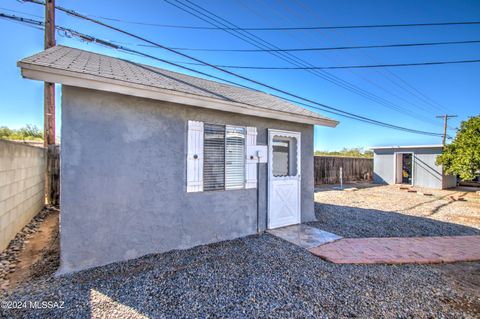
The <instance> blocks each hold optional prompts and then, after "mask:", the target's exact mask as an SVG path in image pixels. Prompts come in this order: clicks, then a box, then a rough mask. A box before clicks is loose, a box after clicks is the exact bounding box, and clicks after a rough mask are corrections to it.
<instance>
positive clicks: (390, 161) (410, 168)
mask: <svg viewBox="0 0 480 319" xmlns="http://www.w3.org/2000/svg"><path fill="white" fill-rule="evenodd" d="M372 150H373V152H374V161H373V181H374V183H377V184H406V185H412V186H418V187H427V188H436V189H445V188H451V187H455V186H456V185H457V178H456V176H452V175H446V174H444V172H443V168H442V166H441V165H437V164H435V160H436V158H437V156H438V155H440V154H442V151H443V146H442V145H414V146H379V147H372Z"/></svg>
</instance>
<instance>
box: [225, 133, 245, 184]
mask: <svg viewBox="0 0 480 319" xmlns="http://www.w3.org/2000/svg"><path fill="white" fill-rule="evenodd" d="M244 184H245V128H243V127H234V126H227V127H226V129H225V188H226V189H238V188H243V187H244Z"/></svg>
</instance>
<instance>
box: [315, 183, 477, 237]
mask: <svg viewBox="0 0 480 319" xmlns="http://www.w3.org/2000/svg"><path fill="white" fill-rule="evenodd" d="M354 186H357V187H359V189H358V190H357V191H353V192H352V191H350V192H349V191H340V190H334V189H332V187H331V186H324V187H321V188H318V189H317V191H316V192H315V214H316V217H317V219H318V222H314V223H311V226H315V227H318V228H321V229H323V230H326V231H329V232H332V233H335V234H337V235H340V236H343V237H412V236H453V235H480V202H479V201H477V199H476V198H472V200H471V201H452V200H450V196H458V195H466V194H467V195H468V196H469V197H468V198H471V197H473V196H471V195H474V193H467V192H463V191H458V190H427V191H428V192H431V193H433V196H423V195H419V194H416V193H408V192H406V191H402V190H399V189H398V188H397V187H395V186H379V185H373V184H359V185H354Z"/></svg>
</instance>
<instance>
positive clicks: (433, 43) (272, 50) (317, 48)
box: [135, 40, 480, 53]
mask: <svg viewBox="0 0 480 319" xmlns="http://www.w3.org/2000/svg"><path fill="white" fill-rule="evenodd" d="M474 43H480V40H465V41H444V42H421V43H397V44H376V45H357V46H340V47H311V48H284V49H210V48H185V47H181V48H177V47H172V49H175V50H179V51H201V52H241V53H258V52H309V51H334V50H355V49H374V48H404V47H417V46H437V45H457V44H474ZM135 45H138V46H143V47H154V46H152V45H146V44H140V43H139V44H135Z"/></svg>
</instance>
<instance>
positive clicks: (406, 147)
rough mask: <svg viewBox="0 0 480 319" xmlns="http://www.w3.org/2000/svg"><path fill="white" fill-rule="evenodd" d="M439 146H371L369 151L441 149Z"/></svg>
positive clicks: (441, 146)
mask: <svg viewBox="0 0 480 319" xmlns="http://www.w3.org/2000/svg"><path fill="white" fill-rule="evenodd" d="M443 147H444V146H443V145H441V144H432V145H390V146H372V147H369V149H371V150H389V149H408V148H443Z"/></svg>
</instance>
